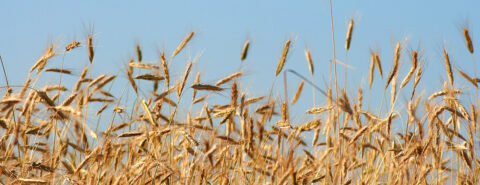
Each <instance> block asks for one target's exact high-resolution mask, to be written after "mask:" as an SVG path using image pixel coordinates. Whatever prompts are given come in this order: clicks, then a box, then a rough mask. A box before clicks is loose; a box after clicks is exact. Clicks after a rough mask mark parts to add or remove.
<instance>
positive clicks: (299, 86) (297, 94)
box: [292, 80, 305, 105]
mask: <svg viewBox="0 0 480 185" xmlns="http://www.w3.org/2000/svg"><path fill="white" fill-rule="evenodd" d="M304 84H305V82H304V81H303V80H302V81H301V82H300V84H298V88H297V92H295V96H293V99H292V105H294V104H295V103H296V102H297V100H298V98H299V97H300V94H302V89H303V85H304Z"/></svg>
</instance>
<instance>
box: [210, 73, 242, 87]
mask: <svg viewBox="0 0 480 185" xmlns="http://www.w3.org/2000/svg"><path fill="white" fill-rule="evenodd" d="M242 75H243V73H242V72H236V73H233V74H231V75H228V76H226V77H224V78H222V79H220V80H218V82H217V83H215V86H220V85H223V84H225V83H228V82H229V81H231V80H233V79H235V78H238V77H240V76H242Z"/></svg>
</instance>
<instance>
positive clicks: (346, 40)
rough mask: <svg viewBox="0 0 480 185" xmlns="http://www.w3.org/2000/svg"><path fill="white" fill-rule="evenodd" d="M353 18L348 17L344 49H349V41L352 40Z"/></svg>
mask: <svg viewBox="0 0 480 185" xmlns="http://www.w3.org/2000/svg"><path fill="white" fill-rule="evenodd" d="M354 24H355V23H354V21H353V18H351V19H350V23H348V32H347V37H346V39H345V50H347V51H348V50H349V49H350V43H351V41H352V34H353V25H354Z"/></svg>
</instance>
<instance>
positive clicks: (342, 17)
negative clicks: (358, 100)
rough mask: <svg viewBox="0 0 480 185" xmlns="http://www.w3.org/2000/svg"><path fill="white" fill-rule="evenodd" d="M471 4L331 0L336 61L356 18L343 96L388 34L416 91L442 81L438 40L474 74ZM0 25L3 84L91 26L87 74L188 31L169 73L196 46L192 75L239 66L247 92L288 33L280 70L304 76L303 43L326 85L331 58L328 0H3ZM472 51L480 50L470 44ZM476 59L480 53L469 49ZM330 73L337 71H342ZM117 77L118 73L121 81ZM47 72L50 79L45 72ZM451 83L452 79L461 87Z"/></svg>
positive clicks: (114, 67)
mask: <svg viewBox="0 0 480 185" xmlns="http://www.w3.org/2000/svg"><path fill="white" fill-rule="evenodd" d="M478 7H480V3H479V1H475V0H461V1H447V0H435V1H432V0H430V1H418V0H401V1H398V0H397V1H391V0H384V1H379V0H362V1H358V0H357V1H355V0H342V1H333V16H334V20H333V21H334V25H335V37H336V47H337V58H338V59H339V60H341V61H345V59H346V54H345V49H344V42H345V34H346V30H347V26H348V21H349V19H350V18H352V17H353V18H354V19H355V21H356V25H355V28H354V33H353V39H352V45H351V48H350V52H349V54H348V63H349V64H350V65H352V66H353V67H354V68H355V69H352V70H349V71H348V72H349V84H350V88H349V93H350V94H351V95H354V94H355V92H356V89H357V87H360V86H362V87H365V89H364V90H367V88H366V87H367V86H368V81H367V80H368V65H369V62H370V49H374V50H375V51H380V53H381V58H382V62H383V70H384V71H385V72H388V71H389V70H390V66H391V63H392V56H391V55H392V53H393V47H394V43H395V42H396V41H397V40H399V41H402V43H404V44H405V45H404V48H405V50H404V51H405V53H404V55H403V56H402V57H403V58H402V60H401V64H402V67H401V70H400V71H401V73H400V74H401V75H400V78H403V76H404V75H405V74H406V71H407V70H408V68H409V67H410V65H411V64H410V60H409V59H407V57H406V56H407V55H406V54H407V52H409V51H411V50H414V49H417V47H418V46H420V49H421V51H422V52H421V56H422V58H423V63H424V64H425V66H426V67H427V69H426V71H425V75H426V76H425V77H424V79H423V84H422V85H423V88H425V89H428V86H430V85H432V87H438V88H440V87H441V84H442V80H444V79H447V78H446V75H445V71H444V63H443V60H442V58H441V51H442V48H443V46H445V47H446V48H447V49H448V51H449V53H450V55H451V57H452V59H451V60H452V63H453V65H454V66H456V67H460V68H461V69H463V70H465V71H466V72H467V73H469V74H471V75H473V69H472V68H473V64H472V58H471V56H470V54H469V53H468V51H467V49H466V47H465V43H464V40H463V36H462V31H461V30H462V28H463V26H469V28H470V30H471V31H470V32H471V35H472V38H473V41H474V46H475V47H477V46H478V45H479V44H480V42H479V39H480V11H478ZM0 22H1V25H2V26H1V29H0V55H1V56H2V58H3V60H4V62H5V64H6V65H5V67H6V69H7V71H8V73H7V75H8V77H9V80H10V83H12V84H22V83H23V80H24V78H25V76H26V74H27V72H28V69H30V66H31V65H32V64H33V63H34V62H35V61H36V60H37V59H38V57H39V56H40V55H41V54H42V53H43V51H44V50H45V48H46V46H47V44H49V43H55V44H56V45H57V46H58V49H63V48H64V47H65V45H66V43H68V42H71V41H73V40H79V41H80V42H82V43H84V41H85V39H86V37H87V35H88V33H89V31H90V30H91V29H92V28H93V33H94V35H95V37H94V43H95V44H94V46H95V51H96V55H95V63H94V71H93V73H94V76H96V75H98V74H101V73H109V74H117V73H118V72H119V71H120V70H122V69H124V68H125V65H126V63H127V61H128V59H129V58H131V57H134V56H135V45H136V44H137V43H139V44H140V45H141V47H142V49H143V53H144V60H145V61H157V60H158V56H157V52H156V50H157V49H159V50H162V51H163V50H164V51H166V53H167V54H168V55H167V56H170V55H171V53H172V52H173V50H174V49H175V47H176V46H177V45H178V43H179V42H181V40H182V39H183V38H184V37H185V36H186V35H187V34H188V33H189V32H191V31H195V32H196V35H195V36H194V38H193V40H192V41H191V42H190V43H189V44H188V45H187V47H186V48H185V50H184V51H182V53H181V54H180V55H178V56H177V57H176V58H175V60H174V61H172V72H173V73H174V74H173V75H178V76H179V75H181V74H182V73H183V71H184V68H185V67H184V65H185V63H186V61H187V60H186V59H188V58H189V57H190V58H193V57H194V56H196V55H197V54H199V53H201V57H200V60H199V61H198V63H197V64H196V66H195V67H194V71H193V72H194V73H192V74H193V75H192V76H191V77H192V78H193V77H194V74H195V73H196V72H197V71H199V72H201V73H202V82H204V83H214V82H215V81H217V80H218V79H220V78H222V77H223V76H226V75H228V74H230V73H232V72H235V71H237V70H238V69H239V68H240V67H241V66H242V65H243V66H242V71H244V72H246V74H247V75H246V76H245V77H244V79H243V81H242V84H241V86H242V87H243V88H246V89H248V93H249V94H251V96H255V95H264V94H266V93H268V89H269V88H270V86H271V83H272V81H273V79H274V72H275V67H276V65H277V62H278V60H279V58H280V55H281V51H282V48H283V44H284V42H285V41H286V40H287V39H289V38H292V39H293V40H294V42H293V45H292V50H291V52H290V54H289V57H288V59H287V63H286V65H285V69H286V68H289V69H294V70H296V71H297V72H299V73H301V74H304V75H306V76H308V75H309V72H308V67H307V63H306V60H305V56H304V50H305V48H307V47H308V48H310V49H311V52H312V56H313V60H314V62H315V81H316V83H317V84H318V85H319V86H320V87H322V88H324V87H325V85H324V83H323V81H324V80H325V81H326V80H328V66H329V65H328V61H329V59H331V58H332V37H331V27H330V8H329V4H328V1H327V0H315V1H313V0H303V1H285V0H257V1H250V0H242V1H225V0H217V1H198V0H187V1H180V0H179V1H135V2H133V1H106V0H103V1H29V2H27V1H4V2H2V3H1V6H0ZM247 39H249V40H251V47H250V51H249V55H248V57H247V60H246V61H244V62H243V63H244V64H241V62H240V59H239V57H240V51H241V48H242V46H243V43H244V42H245V41H246V40H247ZM476 50H477V51H480V49H478V47H477V48H476ZM86 52H87V51H86V49H85V48H81V49H78V50H76V51H73V52H71V54H69V55H67V56H66V58H65V67H66V68H67V69H74V71H75V72H76V73H77V75H78V73H80V71H81V68H82V67H83V66H84V65H85V64H87V63H88V57H87V55H86ZM475 57H476V58H478V57H479V55H478V53H476V54H475ZM60 58H61V56H60V57H57V58H56V59H54V60H52V61H51V62H50V63H49V64H48V67H58V66H60V62H61V60H60ZM477 61H478V59H477ZM479 66H480V65H477V68H478V67H479ZM479 69H480V68H479ZM339 73H340V74H343V68H342V69H339ZM122 75H123V73H121V77H120V79H122V78H123V80H125V76H124V75H123V76H122ZM3 78H4V77H3V74H2V75H1V77H0V79H2V80H0V85H4V84H5V81H4V80H3ZM75 78H76V77H74V78H72V79H75ZM48 79H52V80H55V78H54V77H51V78H47V80H48ZM375 79H376V80H375V84H374V88H375V86H376V88H377V89H382V88H381V86H382V82H381V80H380V76H379V75H378V73H376V77H375ZM457 79H458V80H460V76H458V75H457ZM460 81H461V82H460V83H459V86H462V84H466V83H465V82H464V81H462V80H460ZM280 82H281V81H279V80H277V85H276V86H277V88H278V87H281V83H280ZM298 82H299V79H298V78H296V77H293V76H292V77H289V80H288V83H289V94H290V99H291V95H292V94H293V93H294V91H295V89H296V88H297V85H298ZM44 83H47V84H48V83H49V82H47V81H44ZM51 83H53V82H51ZM51 83H50V84H51ZM116 87H118V88H122V87H125V84H124V83H123V82H122V83H120V84H119V85H118V86H116ZM149 87H150V86H149ZM429 91H435V89H431V88H430V89H429ZM382 92H383V91H381V92H380V91H379V92H377V93H375V92H374V95H377V96H373V97H378V96H381V95H382V94H381V93H382ZM408 92H410V91H406V92H405V95H399V99H400V100H402V101H403V100H404V99H403V98H402V96H405V97H408ZM276 94H277V95H278V96H283V91H280V90H278V91H277V92H276ZM317 94H318V93H317ZM311 96H312V90H311V88H310V86H306V88H305V91H304V93H303V95H302V97H303V98H301V99H300V100H299V102H298V104H299V105H296V106H297V107H298V109H300V111H304V110H305V109H306V108H309V107H310V106H311V105H312V101H311V100H312V99H311ZM317 96H318V95H317ZM226 98H227V97H226ZM317 99H320V100H317V102H318V103H321V102H324V101H322V100H321V98H317ZM302 106H304V108H302ZM294 108H295V107H294ZM295 109H296V108H295Z"/></svg>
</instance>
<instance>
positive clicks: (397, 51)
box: [385, 42, 401, 88]
mask: <svg viewBox="0 0 480 185" xmlns="http://www.w3.org/2000/svg"><path fill="white" fill-rule="evenodd" d="M400 50H401V47H400V42H397V45H396V46H395V53H394V58H393V66H392V70H391V71H390V73H389V74H388V78H387V84H386V85H385V88H387V87H388V86H389V85H390V82H391V81H392V79H393V77H394V76H395V75H396V74H397V72H398V65H399V61H400V52H401V51H400Z"/></svg>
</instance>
